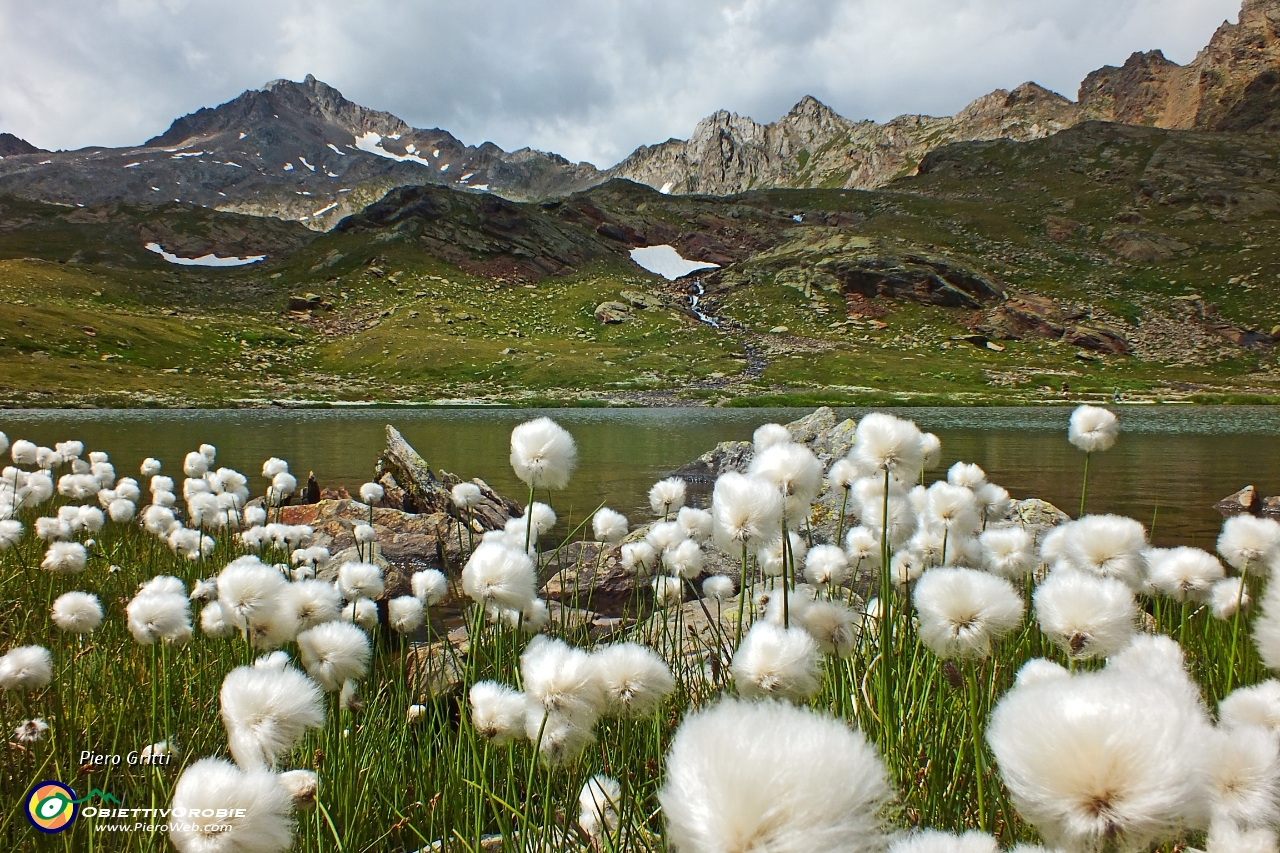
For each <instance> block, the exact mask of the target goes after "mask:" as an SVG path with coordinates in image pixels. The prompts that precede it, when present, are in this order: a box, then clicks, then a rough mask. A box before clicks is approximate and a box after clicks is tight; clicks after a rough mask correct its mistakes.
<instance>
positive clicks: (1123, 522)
mask: <svg viewBox="0 0 1280 853" xmlns="http://www.w3.org/2000/svg"><path fill="white" fill-rule="evenodd" d="M1064 530H1065V531H1066V533H1065V536H1066V539H1065V542H1064V543H1063V547H1064V551H1065V553H1064V559H1065V561H1066V562H1067V563H1068V564H1070V565H1071V566H1072V567H1073V568H1075V569H1076V570H1077V571H1081V572H1086V573H1088V574H1092V575H1096V576H1098V577H1112V578H1116V579H1117V580H1120V581H1123V582H1124V583H1126V584H1127V585H1128V586H1129V588H1130V589H1132V590H1134V591H1137V590H1139V589H1141V588H1142V584H1143V580H1144V578H1145V577H1146V569H1147V566H1146V557H1145V552H1146V548H1147V534H1146V531H1145V530H1144V529H1143V527H1142V525H1141V524H1140V523H1138V522H1137V521H1134V520H1133V519H1132V518H1125V517H1123V516H1119V515H1086V516H1084V517H1083V518H1080V519H1078V520H1076V521H1074V522H1071V523H1070V524H1067V525H1065V526H1064Z"/></svg>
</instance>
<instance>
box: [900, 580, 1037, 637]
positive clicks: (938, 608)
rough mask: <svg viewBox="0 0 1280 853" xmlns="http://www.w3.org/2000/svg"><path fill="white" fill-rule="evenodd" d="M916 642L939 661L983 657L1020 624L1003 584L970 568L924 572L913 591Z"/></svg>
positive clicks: (1013, 595) (1016, 604) (1018, 609)
mask: <svg viewBox="0 0 1280 853" xmlns="http://www.w3.org/2000/svg"><path fill="white" fill-rule="evenodd" d="M914 600H915V605H916V611H917V613H918V616H919V621H920V640H921V642H923V643H924V644H925V645H926V646H928V647H929V649H930V650H931V651H932V652H933V653H934V654H936V655H938V656H939V657H941V658H962V659H975V658H985V657H987V656H988V655H989V654H990V653H991V646H992V644H993V643H995V642H996V641H997V640H999V639H1000V638H1001V637H1003V636H1004V635H1005V634H1007V633H1008V632H1009V631H1011V630H1013V629H1014V628H1015V627H1017V625H1018V624H1019V623H1021V621H1022V614H1023V611H1024V610H1025V605H1024V603H1023V601H1022V597H1021V596H1019V595H1018V593H1017V592H1016V591H1015V590H1014V588H1013V585H1012V584H1010V583H1009V581H1007V580H1005V579H1004V578H1001V577H996V576H995V575H990V574H987V573H986V572H980V571H976V570H974V569H930V570H929V571H927V572H925V573H924V574H923V575H922V576H921V577H920V579H919V580H918V581H917V582H916V588H915V593H914Z"/></svg>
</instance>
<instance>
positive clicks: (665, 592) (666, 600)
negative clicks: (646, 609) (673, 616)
mask: <svg viewBox="0 0 1280 853" xmlns="http://www.w3.org/2000/svg"><path fill="white" fill-rule="evenodd" d="M651 583H652V586H653V603H654V604H655V605H657V606H658V607H663V608H666V607H674V606H676V605H678V604H680V603H681V602H682V601H684V582H683V581H682V580H680V578H678V577H673V576H671V575H659V576H658V577H656V578H654V579H653V581H652V582H651Z"/></svg>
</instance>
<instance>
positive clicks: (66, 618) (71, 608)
mask: <svg viewBox="0 0 1280 853" xmlns="http://www.w3.org/2000/svg"><path fill="white" fill-rule="evenodd" d="M51 615H52V617H53V624H55V625H57V626H58V628H59V629H60V630H63V631H66V632H67V633H68V634H89V633H92V632H93V631H96V630H98V626H99V625H101V624H102V604H101V602H99V601H98V596H96V595H93V594H91V593H88V592H65V593H63V594H62V595H60V596H58V597H57V599H55V600H54V602H53V608H52V611H51Z"/></svg>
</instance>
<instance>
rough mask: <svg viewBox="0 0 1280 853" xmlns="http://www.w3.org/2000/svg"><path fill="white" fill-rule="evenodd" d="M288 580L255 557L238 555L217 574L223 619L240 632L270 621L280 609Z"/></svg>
mask: <svg viewBox="0 0 1280 853" xmlns="http://www.w3.org/2000/svg"><path fill="white" fill-rule="evenodd" d="M287 584H288V582H287V581H286V580H285V579H284V578H283V577H282V576H281V574H280V572H279V570H277V569H275V568H274V567H272V566H266V565H263V564H262V562H261V561H260V560H258V559H257V558H255V557H241V558H239V559H237V560H234V561H232V562H231V563H228V564H227V566H226V567H225V568H224V569H223V570H222V571H221V572H220V573H219V574H218V601H219V603H221V604H222V613H223V618H225V619H227V620H228V621H230V622H231V623H232V624H233V625H235V626H236V627H237V628H239V629H240V630H241V631H242V632H248V631H249V630H250V629H251V628H253V627H254V626H256V625H262V624H266V623H268V622H270V621H271V620H272V619H273V618H274V617H275V615H276V613H277V611H279V610H280V608H281V605H282V603H283V599H284V591H285V587H286V586H287Z"/></svg>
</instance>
